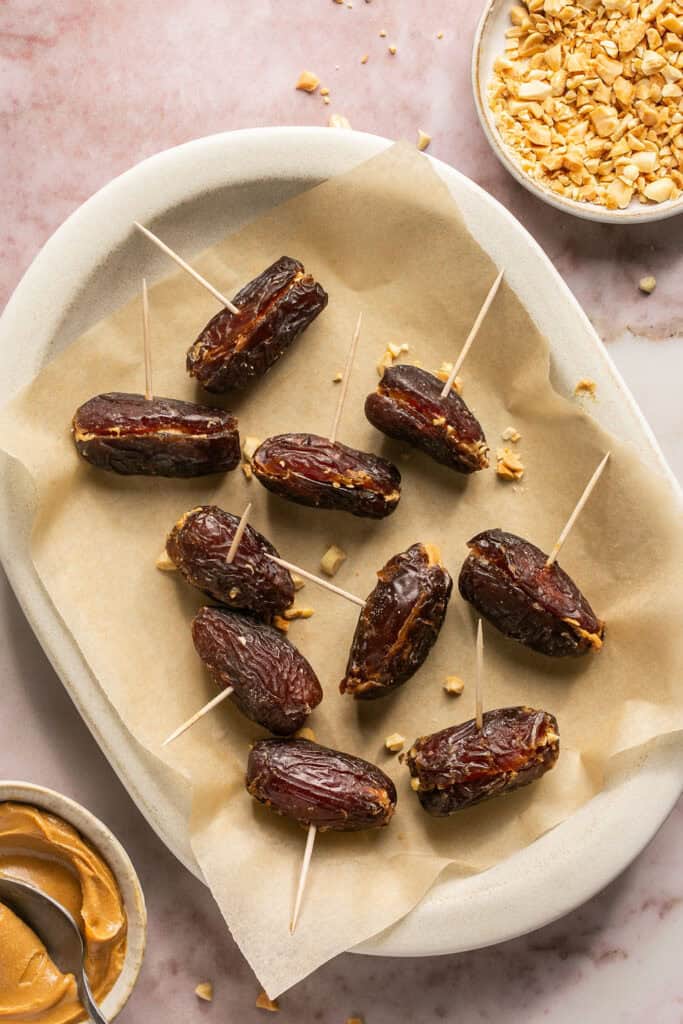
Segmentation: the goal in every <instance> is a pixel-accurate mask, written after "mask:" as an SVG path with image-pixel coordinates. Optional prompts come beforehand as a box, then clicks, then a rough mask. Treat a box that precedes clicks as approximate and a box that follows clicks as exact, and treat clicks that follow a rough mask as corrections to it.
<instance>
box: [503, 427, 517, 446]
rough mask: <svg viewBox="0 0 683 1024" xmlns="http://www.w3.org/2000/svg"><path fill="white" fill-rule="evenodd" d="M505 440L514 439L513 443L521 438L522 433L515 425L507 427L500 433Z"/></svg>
mask: <svg viewBox="0 0 683 1024" xmlns="http://www.w3.org/2000/svg"><path fill="white" fill-rule="evenodd" d="M500 436H501V437H502V439H503V440H504V441H512V443H513V444H517V442H518V441H519V440H520V439H521V437H522V435H521V434H520V432H519V431H518V430H515V428H514V427H506V428H505V430H504V431H503V433H502V434H501V435H500Z"/></svg>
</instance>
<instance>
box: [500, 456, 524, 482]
mask: <svg viewBox="0 0 683 1024" xmlns="http://www.w3.org/2000/svg"><path fill="white" fill-rule="evenodd" d="M496 459H497V462H498V465H497V466H496V473H497V474H498V476H499V477H500V478H501V479H502V480H521V479H522V477H523V476H524V464H523V462H522V460H521V458H520V457H519V455H518V454H517V452H513V451H512V449H511V448H499V449H498V451H497V452H496Z"/></svg>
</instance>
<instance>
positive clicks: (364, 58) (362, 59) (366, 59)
mask: <svg viewBox="0 0 683 1024" xmlns="http://www.w3.org/2000/svg"><path fill="white" fill-rule="evenodd" d="M360 62H361V64H367V62H368V54H367V53H364V54H363V56H362V57H361V59H360Z"/></svg>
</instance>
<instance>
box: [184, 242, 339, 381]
mask: <svg viewBox="0 0 683 1024" xmlns="http://www.w3.org/2000/svg"><path fill="white" fill-rule="evenodd" d="M234 303H235V305H236V306H237V308H238V309H239V313H231V312H230V310H229V309H222V310H221V311H220V313H217V314H216V316H215V317H214V318H213V319H212V320H209V322H208V324H207V325H206V327H205V328H204V330H203V331H202V332H201V334H200V335H199V337H198V338H197V340H196V341H195V343H194V345H192V347H191V348H190V350H189V352H188V353H187V371H188V373H189V374H190V376H191V377H196V378H197V380H198V381H199V383H200V384H201V385H202V386H203V387H204V388H206V390H207V391H214V392H223V391H229V390H230V389H231V388H245V387H246V386H247V384H249V383H251V381H252V380H255V379H256V378H257V377H262V376H263V375H264V373H266V372H267V371H268V370H269V369H270V368H271V366H272V365H273V364H274V363H276V362H277V361H278V359H279V358H280V357H281V356H283V355H284V354H285V352H286V351H287V349H288V348H289V346H290V345H291V344H292V342H294V341H296V339H297V338H298V337H299V335H300V334H301V333H302V331H304V330H305V329H306V328H307V327H308V325H309V324H310V323H312V322H313V321H314V320H315V318H316V317H317V315H318V314H319V313H322V311H323V309H324V308H325V306H326V305H327V292H326V291H325V290H324V288H322V287H321V286H320V285H319V284H317V283H316V282H315V281H314V280H313V278H312V277H311V275H310V274H307V273H306V272H305V270H304V268H303V265H302V264H301V263H299V261H298V260H293V259H290V258H289V256H282V257H281V258H280V259H279V260H276V261H275V263H273V264H272V265H271V266H270V267H268V268H267V269H266V270H264V271H263V273H262V274H259V276H258V277H255V278H254V280H253V281H250V282H249V283H248V284H246V285H245V286H244V288H242V290H241V291H240V292H238V293H237V295H236V296H235V299H234Z"/></svg>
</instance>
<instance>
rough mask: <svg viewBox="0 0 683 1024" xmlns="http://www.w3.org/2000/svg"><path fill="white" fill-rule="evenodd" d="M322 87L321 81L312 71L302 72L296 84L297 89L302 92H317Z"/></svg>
mask: <svg viewBox="0 0 683 1024" xmlns="http://www.w3.org/2000/svg"><path fill="white" fill-rule="evenodd" d="M319 85H320V79H319V78H318V76H317V75H314V74H313V72H312V71H302V72H301V74H300V75H299V78H298V80H297V83H296V88H297V89H299V90H301V91H302V92H315V90H316V89H317V88H318V86H319Z"/></svg>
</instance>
